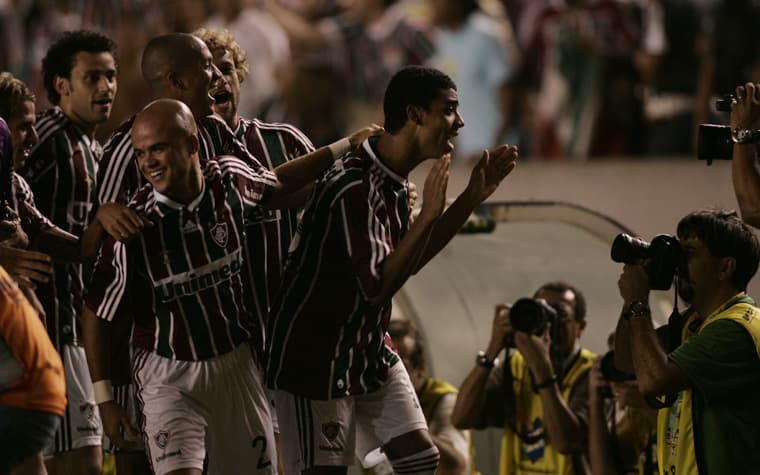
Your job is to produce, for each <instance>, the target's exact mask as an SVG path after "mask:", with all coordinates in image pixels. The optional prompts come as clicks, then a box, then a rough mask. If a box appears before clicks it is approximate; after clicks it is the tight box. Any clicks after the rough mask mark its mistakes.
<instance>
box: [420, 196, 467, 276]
mask: <svg viewBox="0 0 760 475" xmlns="http://www.w3.org/2000/svg"><path fill="white" fill-rule="evenodd" d="M478 204H480V203H478V202H476V200H475V199H474V198H473V197H472V196H470V194H469V193H468V191H467V190H465V191H464V192H463V193H462V194H461V195H459V197H458V198H457V199H456V201H454V202H453V203H452V204H451V206H449V207H448V209H446V211H445V212H444V213H443V215H442V216H441V218H440V219H439V220H438V222H437V223H436V224H435V228H434V229H433V232H432V233H431V235H430V240H429V241H428V243H427V246H425V249H424V251H423V253H422V256H421V258H420V260H419V262H418V263H417V266H416V267H415V269H414V271H413V272H412V273H417V272H418V271H419V270H420V269H422V267H424V266H425V264H427V263H428V262H430V259H432V258H433V257H435V255H436V254H438V253H439V252H440V251H441V249H443V248H444V247H446V244H448V243H449V241H451V239H452V238H453V237H454V236H455V235H456V233H457V232H459V230H460V229H462V225H464V223H465V222H466V221H467V218H469V217H470V214H472V211H473V210H474V209H475V207H476V206H477V205H478Z"/></svg>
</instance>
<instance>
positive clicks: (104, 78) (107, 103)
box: [55, 51, 117, 131]
mask: <svg viewBox="0 0 760 475" xmlns="http://www.w3.org/2000/svg"><path fill="white" fill-rule="evenodd" d="M55 86H56V91H57V92H58V93H59V94H60V95H61V101H60V106H61V108H62V109H63V111H64V113H66V115H67V116H68V117H69V118H70V119H71V120H73V121H74V122H75V123H76V124H78V125H79V126H80V127H82V128H83V129H85V130H86V131H91V130H93V129H94V128H95V126H96V125H98V124H101V123H103V122H105V121H106V120H108V118H109V117H110V116H111V109H112V106H113V100H114V97H115V96H116V90H117V83H116V61H115V60H114V58H113V56H112V55H111V53H107V52H102V53H89V52H86V51H80V52H79V53H77V54H76V56H75V57H74V67H73V68H72V69H71V75H70V77H69V78H64V77H60V76H58V77H56V80H55Z"/></svg>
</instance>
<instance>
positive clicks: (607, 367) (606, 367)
mask: <svg viewBox="0 0 760 475" xmlns="http://www.w3.org/2000/svg"><path fill="white" fill-rule="evenodd" d="M599 367H600V368H599V369H601V371H602V377H603V378H604V379H605V380H606V381H607V382H610V383H622V382H625V381H633V380H635V379H636V375H635V374H630V373H626V372H624V371H620V370H619V369H617V368H616V367H615V350H610V351H608V352H607V353H605V354H604V356H602V361H601V362H600V365H599ZM599 394H600V395H602V396H603V397H608V398H611V397H612V390H611V389H610V388H606V387H602V388H599Z"/></svg>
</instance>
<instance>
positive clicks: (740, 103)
mask: <svg viewBox="0 0 760 475" xmlns="http://www.w3.org/2000/svg"><path fill="white" fill-rule="evenodd" d="M759 118H760V84H758V85H755V84H753V83H751V82H748V83H747V84H745V85H743V86H738V87H737V88H736V100H735V101H734V102H733V104H732V105H731V128H732V129H736V128H740V129H757V128H758V126H760V124H758V119H759Z"/></svg>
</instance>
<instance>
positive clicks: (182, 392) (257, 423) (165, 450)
mask: <svg viewBox="0 0 760 475" xmlns="http://www.w3.org/2000/svg"><path fill="white" fill-rule="evenodd" d="M134 366H135V371H134V375H135V386H136V388H137V391H136V393H135V394H136V396H137V401H138V404H139V405H140V407H141V409H142V414H143V427H142V429H143V433H144V437H145V445H146V447H147V449H148V450H147V451H148V453H147V456H148V459H149V460H150V463H151V465H152V467H153V471H154V472H155V473H156V474H158V475H161V474H164V473H167V472H171V471H173V470H178V469H181V468H195V469H199V470H202V469H203V460H204V459H205V458H206V455H208V474H209V475H225V474H229V473H240V472H241V470H243V467H244V470H245V473H247V474H256V475H270V474H276V473H277V451H276V447H275V441H274V432H273V430H272V421H271V417H270V412H269V401H268V400H267V397H266V395H265V394H264V388H263V386H262V384H261V377H260V374H259V370H258V369H257V367H256V365H255V363H254V359H253V357H252V355H251V350H250V347H249V346H248V344H247V343H243V344H241V345H240V346H239V347H237V348H236V349H235V350H233V351H231V352H229V353H226V354H224V355H221V356H217V357H215V358H211V359H208V360H204V361H176V360H171V359H168V358H163V357H161V356H158V355H156V354H155V353H152V352H147V351H144V350H137V353H136V355H135V364H134Z"/></svg>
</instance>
